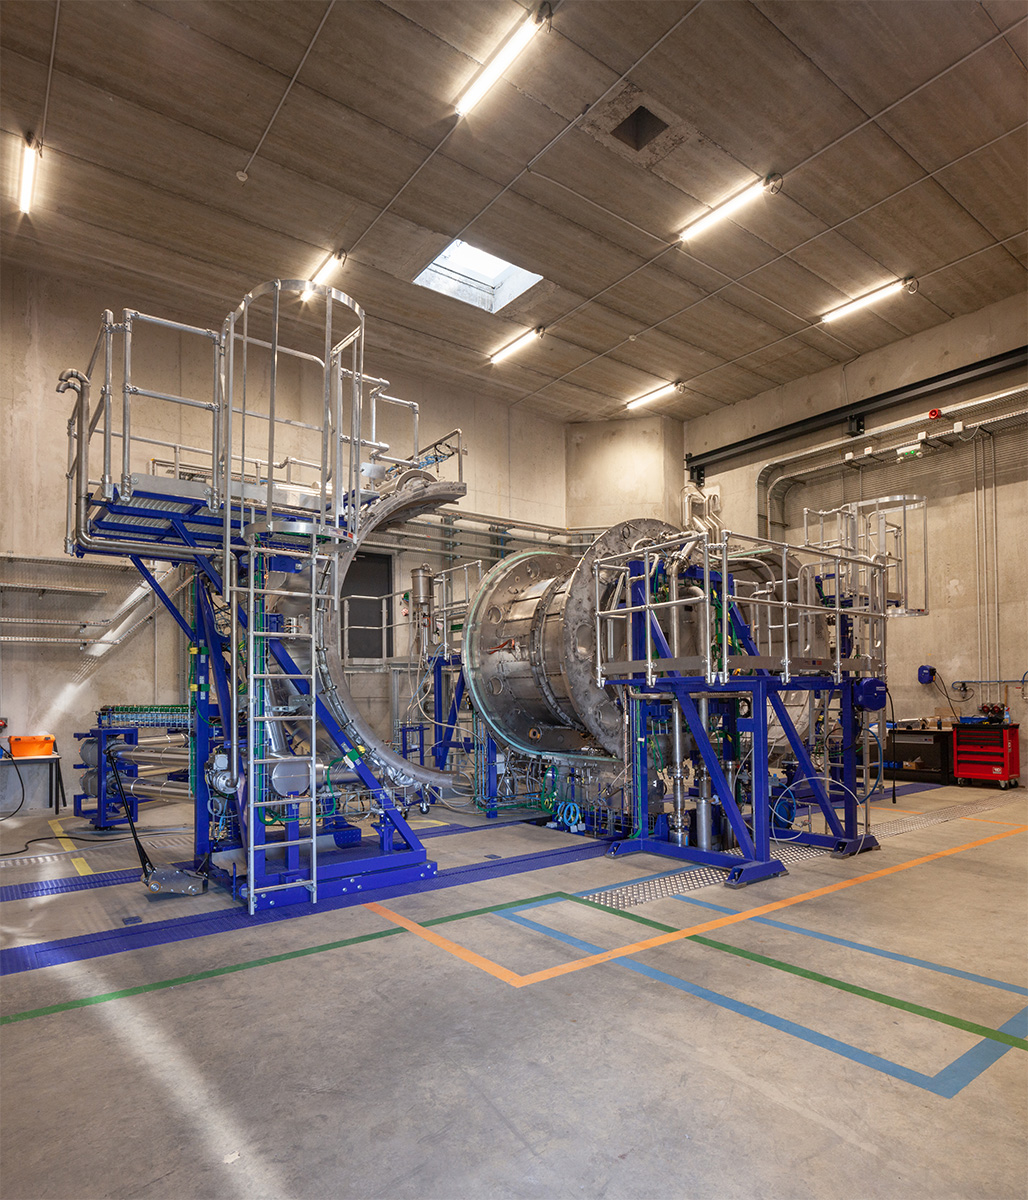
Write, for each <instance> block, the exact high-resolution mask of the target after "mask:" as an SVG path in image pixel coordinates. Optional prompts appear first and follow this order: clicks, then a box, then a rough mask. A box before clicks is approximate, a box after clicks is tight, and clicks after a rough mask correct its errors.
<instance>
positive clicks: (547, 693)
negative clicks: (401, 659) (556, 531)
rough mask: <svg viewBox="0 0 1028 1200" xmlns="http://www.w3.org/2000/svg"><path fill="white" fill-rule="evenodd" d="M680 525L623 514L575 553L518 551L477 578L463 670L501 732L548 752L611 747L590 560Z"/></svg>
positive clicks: (611, 717) (610, 709) (617, 726)
mask: <svg viewBox="0 0 1028 1200" xmlns="http://www.w3.org/2000/svg"><path fill="white" fill-rule="evenodd" d="M676 532H677V530H675V529H674V528H673V527H672V526H670V525H667V524H665V523H664V522H663V521H656V520H650V519H647V518H640V519H637V520H633V521H625V522H622V523H621V524H618V525H615V526H613V527H612V528H611V529H608V530H607V531H606V533H603V534H601V535H600V536H599V537H598V538H597V539H596V541H595V542H593V544H592V545H591V546H590V547H589V549H588V550H587V551H586V552H585V554H583V555H582V556H581V558H578V557H576V556H574V555H569V554H563V553H556V552H553V551H534V550H529V551H524V552H522V553H521V554H515V555H513V556H512V557H511V558H507V559H504V560H503V561H502V562H500V563H499V564H498V565H497V566H496V567H494V568H493V570H492V571H490V572H489V574H488V575H487V576H486V577H485V579H483V581H482V585H481V587H480V588H479V590H478V593H477V594H476V595H475V597H474V598H473V600H472V601H471V605H470V607H469V609H468V613H467V617H466V618H465V622H464V673H465V678H466V679H467V684H468V689H469V691H470V692H471V697H472V700H473V702H474V705H475V708H476V709H477V710H478V712H480V713H481V714H482V717H483V719H484V720H485V722H486V724H487V725H488V726H489V727H490V729H491V730H492V732H493V734H494V735H495V736H496V737H497V738H498V739H500V740H501V741H502V742H506V743H507V744H509V745H511V746H514V747H516V748H517V749H519V750H522V751H525V752H526V753H529V754H546V755H548V756H550V757H570V758H584V757H596V756H600V757H608V756H609V757H617V756H619V755H620V753H621V712H620V710H619V709H618V707H617V705H616V703H615V701H614V697H613V695H612V694H611V693H609V692H608V691H607V690H606V689H605V688H602V687H600V686H599V685H598V684H597V682H596V605H597V600H598V599H599V597H598V596H597V588H598V586H599V587H601V588H602V587H603V586H604V585H605V584H609V582H610V581H609V580H607V579H606V577H605V575H604V573H603V572H601V573H600V575H601V578H600V580H599V584H598V583H597V579H596V576H595V574H594V566H595V564H596V562H597V561H598V560H599V559H601V558H606V557H608V556H610V555H615V554H623V553H625V552H626V551H630V550H633V549H635V548H636V547H642V546H645V545H648V544H650V543H652V542H654V541H658V540H660V539H662V538H666V537H669V536H674V534H675V533H676Z"/></svg>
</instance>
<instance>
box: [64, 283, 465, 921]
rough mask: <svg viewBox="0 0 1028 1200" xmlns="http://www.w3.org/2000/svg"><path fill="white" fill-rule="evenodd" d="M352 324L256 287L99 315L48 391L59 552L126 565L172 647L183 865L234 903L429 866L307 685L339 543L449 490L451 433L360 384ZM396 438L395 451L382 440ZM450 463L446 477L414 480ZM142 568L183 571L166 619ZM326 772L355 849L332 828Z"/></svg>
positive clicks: (324, 304) (311, 893)
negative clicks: (184, 723)
mask: <svg viewBox="0 0 1028 1200" xmlns="http://www.w3.org/2000/svg"><path fill="white" fill-rule="evenodd" d="M364 332H365V314H364V311H363V309H362V308H361V306H360V305H359V304H358V303H357V302H356V301H355V300H353V299H352V298H351V297H349V296H347V295H346V294H345V293H343V292H341V291H338V290H336V289H334V288H330V287H326V286H324V285H316V284H313V283H311V282H309V281H306V280H283V279H278V280H272V281H270V282H268V283H264V284H261V285H259V286H258V287H255V288H253V289H252V290H251V291H250V292H249V293H248V294H247V295H246V296H244V297H243V299H242V301H241V302H240V304H239V305H238V306H237V307H236V308H235V309H234V310H233V311H232V312H231V313H229V314H228V316H227V317H226V318H225V320H224V321H223V323H222V324H221V326H220V328H219V329H217V330H215V329H210V328H204V327H201V326H196V325H188V324H185V323H182V322H177V321H171V320H166V319H164V318H162V317H155V316H150V315H148V314H144V313H140V312H137V311H135V310H128V309H127V310H125V312H124V313H123V316H122V319H121V320H120V321H115V319H114V315H113V313H112V312H111V311H110V310H107V311H105V312H104V313H103V316H102V319H101V325H100V331H99V334H98V337H97V340H96V343H95V346H94V348H93V351H92V354H91V356H90V359H89V361H88V365H87V369H86V370H85V371H84V372H80V371H77V370H68V371H65V372H64V373H63V374H62V375H61V377H60V381H59V383H58V391H60V392H64V391H72V392H74V393H75V405H74V409H73V413H72V416H71V418H70V420H69V422H68V466H67V504H66V538H65V546H66V550H67V552H68V553H69V554H72V555H77V556H82V555H84V554H87V553H88V554H101V555H109V556H118V557H121V556H129V557H130V558H131V560H132V561H133V563H134V564H135V565H136V567H137V569H138V570H139V571H140V573H141V574H142V575H143V578H144V579H145V580H146V581H147V583H148V584H149V585H150V586H151V587H153V588H154V590H155V593H156V594H157V595H158V597H159V599H160V600H161V602H162V603H163V604H164V605H165V607H167V608H168V609H169V611H170V612H171V613H172V616H173V617H174V618H175V620H176V621H177V623H178V624H179V625H180V627H182V628H183V630H184V631H185V632H186V633H187V635H188V636H189V638H190V642H191V656H190V705H189V714H190V717H189V719H190V722H191V725H192V728H193V743H192V744H193V747H194V749H193V761H192V762H191V765H190V770H189V776H190V778H189V784H188V787H189V792H190V794H191V795H192V797H193V801H194V809H195V814H196V817H195V825H196V828H195V842H194V851H195V855H196V860H197V865H198V866H199V864H200V862H201V861H202V862H204V863H205V864H206V866H207V868H208V869H209V870H210V871H211V872H212V873H213V874H214V875H215V876H216V877H219V878H221V880H222V882H225V883H226V884H228V885H229V886H231V887H232V890H233V894H235V895H237V896H240V897H245V898H246V900H247V903H248V906H249V909H250V911H251V912H254V911H256V910H257V909H260V908H264V907H270V906H272V905H275V904H283V903H291V902H296V901H303V900H306V901H311V902H314V901H317V900H318V899H319V898H320V897H322V896H325V895H334V894H339V893H344V892H348V891H357V890H361V889H362V888H365V887H367V888H371V887H375V886H387V885H390V884H398V883H403V882H407V881H412V880H415V879H423V878H426V877H428V876H430V875H433V874H435V870H436V868H435V864H434V863H431V862H429V861H428V859H427V854H426V851H425V849H424V847H423V846H422V845H421V843H420V841H419V840H418V838H417V836H416V834H415V833H414V831H413V830H412V829H411V828H410V826H409V825H408V824H407V823H406V821H405V820H404V817H403V812H402V811H401V810H402V809H405V808H406V805H407V804H408V803H409V794H413V789H411V788H409V787H408V786H406V785H405V784H393V783H392V782H391V780H390V779H389V778H387V777H385V776H382V775H381V770H380V766H377V767H376V768H375V770H372V768H371V766H370V765H369V764H371V763H372V760H373V758H374V753H373V751H370V752H369V750H368V748H367V747H365V746H364V745H363V744H361V743H362V738H361V736H359V735H358V734H357V732H355V731H356V730H357V729H358V728H359V726H356V725H354V724H353V722H352V721H351V720H349V717H348V714H346V713H345V712H342V711H341V710H340V707H339V703H338V699H337V698H335V692H336V688H335V685H334V684H333V682H332V681H331V679H327V678H326V677H325V676H324V666H323V664H324V646H323V645H321V638H322V637H323V636H324V630H325V628H326V623H325V620H324V614H325V612H326V610H338V607H339V593H340V585H341V583H342V580H343V577H344V575H345V573H346V570H347V568H348V566H349V564H350V561H351V560H352V557H353V554H354V553H355V551H356V548H357V546H358V544H359V543H360V541H361V539H362V538H364V537H365V536H367V534H368V533H369V531H370V530H371V529H372V528H373V527H374V525H375V524H376V523H379V522H382V523H385V524H388V520H387V519H386V518H391V519H395V518H393V517H392V514H393V513H398V514H404V513H406V512H408V511H410V512H415V513H417V512H425V513H430V512H432V511H433V510H434V509H435V508H437V507H438V506H439V504H442V503H446V502H451V501H452V500H453V499H455V498H459V497H460V495H462V494H463V492H464V490H465V489H464V487H463V455H464V453H465V448H464V444H463V435H462V433H461V431H460V430H459V429H457V430H453V431H451V432H449V433H447V434H445V435H444V436H443V437H441V438H437V439H435V440H434V441H432V442H430V443H429V444H428V445H427V446H425V445H421V444H420V443H419V437H420V430H419V417H420V413H419V408H418V405H417V404H416V403H415V402H413V401H407V400H404V399H402V398H401V397H398V396H395V395H392V394H391V393H390V391H389V382H388V380H385V379H379V378H374V377H370V376H366V375H365V372H364ZM197 341H199V342H201V343H202V349H203V353H202V356H200V357H199V358H198V356H197V354H196V353H195V351H194V346H195V344H196V343H197ZM208 353H209V354H210V359H209V367H204V368H203V369H202V370H199V371H198V369H197V362H199V361H203V360H204V359H206V357H207V354H208ZM184 380H188V381H190V382H191V383H193V384H195V385H196V392H195V394H193V395H190V394H188V391H189V389H188V388H187V387H186V385H185V383H184V382H183V381H184ZM94 381H95V382H97V383H98V384H99V396H98V397H97V398H96V400H95V402H94V401H93V400H92V399H91V395H90V390H91V387H92V386H93V384H94ZM119 386H120V389H121V403H120V404H118V403H117V401H116V394H115V389H116V388H117V387H119ZM379 405H382V406H384V407H386V408H388V410H389V412H390V414H392V415H391V416H390V419H389V421H388V422H386V421H384V420H380V416H381V415H382V414H380V412H379ZM405 424H406V428H407V430H408V432H407V433H406V434H404V432H403V430H404V426H405ZM387 425H388V430H387V428H386V426H387ZM165 430H167V431H168V432H167V433H165V432H164V431H165ZM397 430H399V431H400V436H401V437H402V438H404V439H405V441H407V444H408V445H409V449H407V448H405V449H401V450H400V451H397V450H395V449H393V448H392V446H391V444H390V442H389V441H387V440H385V439H384V438H383V434H384V433H385V434H387V435H389V436H393V437H394V439H395V435H396V431H397ZM408 439H409V440H408ZM454 459H455V460H456V463H455V464H454V465H455V467H456V474H457V476H458V480H457V484H456V485H455V484H451V483H446V484H445V485H444V484H443V483H442V482H440V483H439V484H438V485H437V486H436V487H435V489H434V490H433V488H432V486H431V485H433V484H434V483H435V481H436V480H437V479H438V478H439V472H440V468H441V466H442V464H444V463H447V462H452V460H454ZM430 470H432V471H433V474H429V471H430ZM401 492H402V493H403V494H398V493H401ZM383 514H384V516H383ZM399 519H401V520H402V519H404V518H403V516H402V515H401V516H400V518H399ZM154 561H161V562H167V563H172V564H179V565H181V566H182V567H184V568H185V569H186V570H187V571H190V572H192V576H193V583H194V586H193V603H192V605H191V606H190V607H189V609H188V610H187V612H186V613H185V614H183V612H182V611H180V609H179V608H178V607H177V606H176V604H175V601H174V596H173V595H172V596H169V595H168V594H167V593H165V592H164V590H163V589H162V588H160V587H159V586H157V585H156V584H155V582H154V581H155V577H154V575H153V574H152V572H151V571H150V570H149V569H148V567H147V566H146V565H145V563H147V562H150V563H152V562H154ZM466 590H467V589H466V588H465V591H466ZM387 607H388V606H386V605H383V624H385V623H386V621H388V620H391V619H392V617H391V612H390V611H387ZM449 608H452V604H450V602H449V601H444V602H443V604H442V605H441V608H440V611H441V612H442V613H443V615H444V626H445V625H446V623H447V622H446V620H445V618H446V616H447V614H448V612H449ZM447 636H449V634H448V633H447ZM339 690H340V691H341V690H342V689H341V688H340V689H339ZM343 718H347V719H345V720H344V719H343ZM375 761H376V762H379V760H375ZM376 772H378V773H376ZM340 781H343V782H345V783H346V784H347V786H350V787H352V788H354V789H357V790H358V791H359V792H360V794H361V795H362V796H364V797H366V799H365V800H363V801H362V802H361V805H360V808H361V811H362V813H363V814H364V815H366V816H368V817H373V818H374V819H375V821H376V822H377V823H376V824H375V826H374V828H375V830H376V833H377V837H376V838H374V839H368V838H366V837H364V836H363V834H362V830H361V829H360V828H359V827H358V826H355V825H353V824H352V823H351V822H349V821H347V820H346V815H345V812H344V809H345V808H346V806H345V805H340V804H338V803H337V799H336V791H335V788H336V785H337V784H338V783H339V782H340ZM397 799H398V800H399V805H398V804H397V803H396V800H397Z"/></svg>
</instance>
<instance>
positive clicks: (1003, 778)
mask: <svg viewBox="0 0 1028 1200" xmlns="http://www.w3.org/2000/svg"><path fill="white" fill-rule="evenodd" d="M1019 728H1020V727H1019V726H1017V725H954V726H953V775H954V777H955V778H956V781H957V783H959V784H961V785H963V784H964V783H967V782H970V781H973V780H974V781H976V780H980V779H990V780H993V781H994V782H996V783H998V784H999V786H1000V787H1001V788H1005V787H1011V786H1016V784H1017V780H1018V776H1019V775H1020V773H1021V755H1020V750H1019V748H1018V744H1017V731H1018V729H1019Z"/></svg>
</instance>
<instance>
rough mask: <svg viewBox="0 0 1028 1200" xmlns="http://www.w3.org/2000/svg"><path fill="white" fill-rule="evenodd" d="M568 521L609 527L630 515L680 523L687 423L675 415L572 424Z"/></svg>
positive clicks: (568, 441)
mask: <svg viewBox="0 0 1028 1200" xmlns="http://www.w3.org/2000/svg"><path fill="white" fill-rule="evenodd" d="M566 444H567V520H568V525H569V526H570V527H571V528H573V529H606V528H607V527H608V526H610V525H613V524H614V522H615V521H623V520H625V519H627V518H630V517H656V518H658V519H660V520H664V521H668V522H670V523H672V524H675V525H678V524H680V523H681V514H682V502H681V494H682V485H683V483H684V480H683V476H682V455H683V442H682V423H681V422H680V421H675V420H673V419H672V418H670V417H659V416H650V417H636V418H634V419H632V420H626V421H588V422H581V423H576V424H572V425H568V426H567V427H566Z"/></svg>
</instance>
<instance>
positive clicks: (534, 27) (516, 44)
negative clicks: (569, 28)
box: [454, 13, 542, 117]
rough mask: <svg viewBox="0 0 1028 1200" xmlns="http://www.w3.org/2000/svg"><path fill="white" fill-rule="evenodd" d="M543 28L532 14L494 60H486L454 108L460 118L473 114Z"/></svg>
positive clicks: (500, 49) (536, 14) (535, 14)
mask: <svg viewBox="0 0 1028 1200" xmlns="http://www.w3.org/2000/svg"><path fill="white" fill-rule="evenodd" d="M541 26H542V21H541V20H539V14H538V13H531V14H530V15H529V16H527V17H526V18H525V19H524V20H523V21H522V22H521V24H520V25H519V26H518V27H517V28H516V29H515V30H514V32H513V33H512V34H511V35H510V37H509V38H507V40H506V41H505V42H504V43H503V44H502V45H501V46H500V48H499V49H498V50H497V51H496V53H495V54H494V55H493V56H492V58H489V59H487V60H486V63H485V65H484V66H483V67H482V69H481V71H479V73H478V74H477V75H476V76H475V78H474V79H473V80H472V81H471V84H470V86H469V87H467V88H466V89H465V90H464V92H463V94H462V95H461V97H460V99H459V100H458V101H457V103H456V105H455V106H454V107H455V108H456V110H457V115H458V116H461V117H466V116H467V115H468V113H469V112H471V110H472V109H473V108H474V107H475V105H476V104H477V103H478V102H479V100H481V99H482V97H483V96H484V95H485V94H486V92H488V91H489V89H490V88H491V87H492V86H493V84H494V83H495V82H496V81H497V80H498V79H499V78H500V76H501V75H502V74H503V72H504V71H506V69H507V68H508V67H509V66H510V65H511V63H512V62H513V61H514V60H515V59H516V58H517V56H518V55H519V54H520V53H521V51H522V50H524V48H525V47H526V46H527V45H528V43H529V42H530V41H531V40H532V38H533V37H534V36H535V34H536V33H537V32H538V30H539V28H540V27H541Z"/></svg>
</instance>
